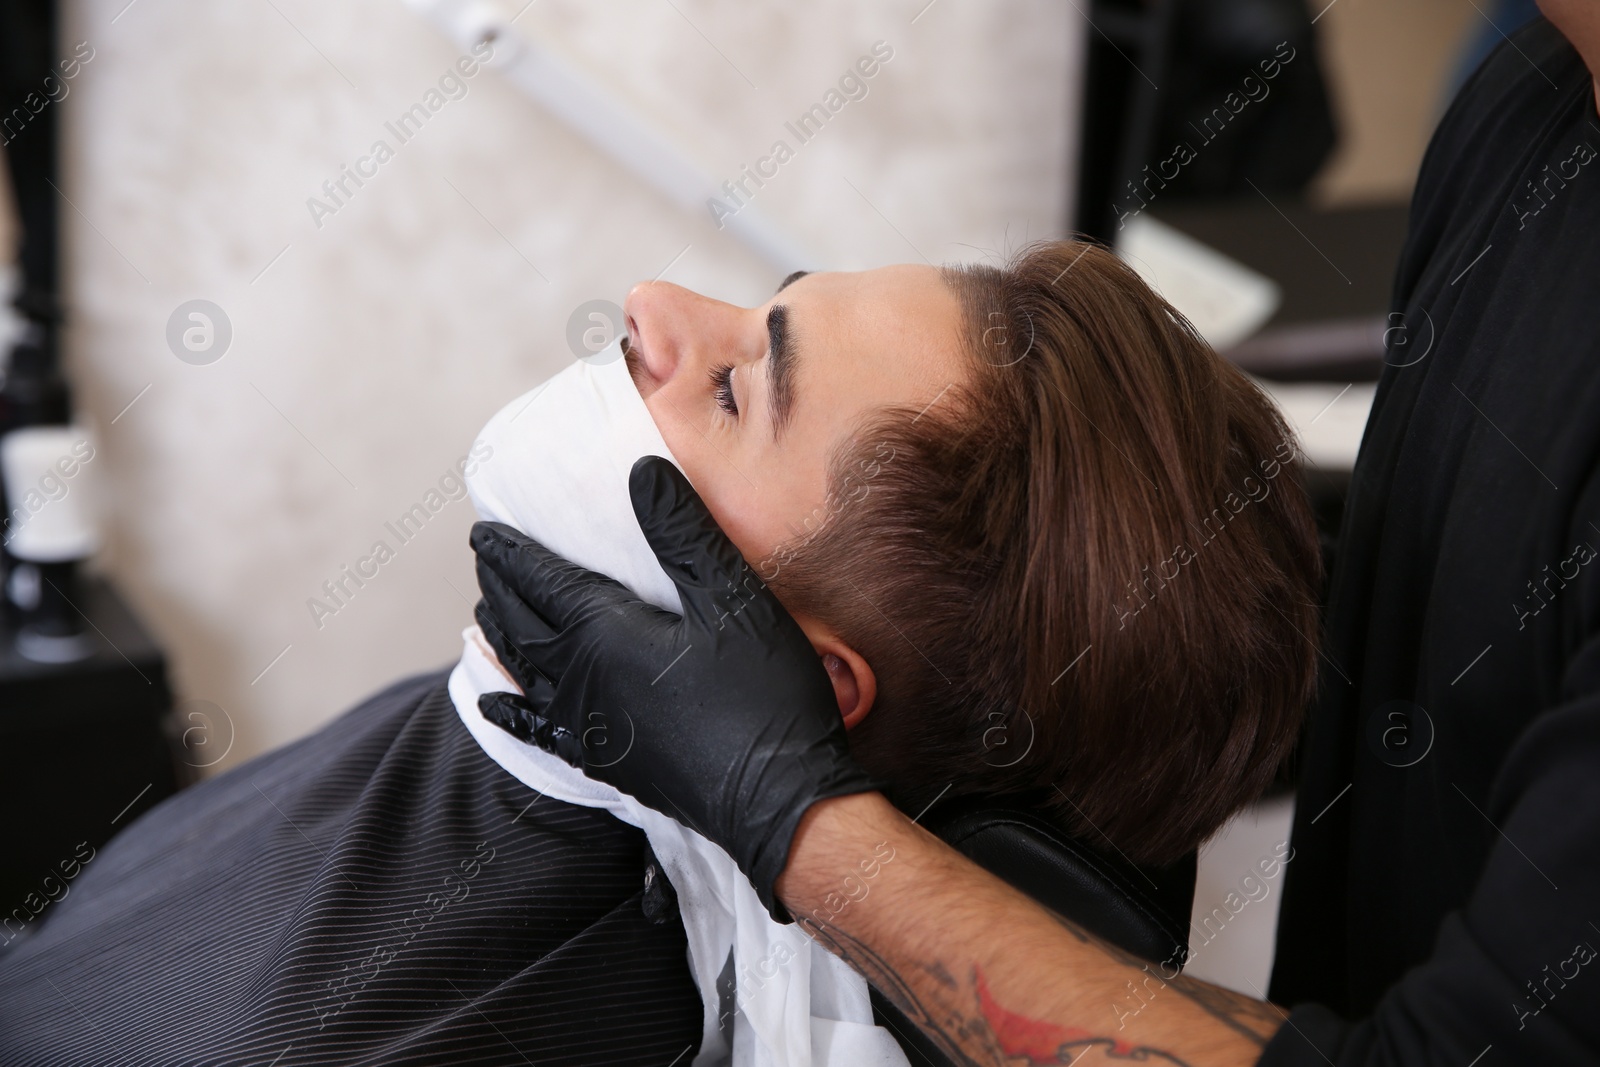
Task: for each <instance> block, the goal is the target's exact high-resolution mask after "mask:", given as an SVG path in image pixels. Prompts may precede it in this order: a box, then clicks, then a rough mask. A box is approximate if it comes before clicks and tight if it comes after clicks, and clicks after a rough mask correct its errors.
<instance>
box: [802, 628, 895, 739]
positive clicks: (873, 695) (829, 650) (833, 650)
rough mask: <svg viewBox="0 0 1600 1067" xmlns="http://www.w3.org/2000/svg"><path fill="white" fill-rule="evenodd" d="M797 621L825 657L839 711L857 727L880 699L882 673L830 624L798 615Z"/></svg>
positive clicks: (846, 721)
mask: <svg viewBox="0 0 1600 1067" xmlns="http://www.w3.org/2000/svg"><path fill="white" fill-rule="evenodd" d="M795 621H796V622H798V623H799V624H800V629H802V630H804V631H805V635H806V637H808V638H809V639H810V640H811V647H812V648H814V649H816V652H817V655H818V656H821V657H822V666H823V668H824V669H825V670H827V672H828V679H829V680H830V681H832V682H833V695H834V697H835V698H836V699H837V700H838V701H839V714H840V716H842V717H843V719H844V728H845V729H846V730H850V729H853V728H854V727H855V726H856V725H857V724H858V723H860V722H861V720H862V719H865V718H866V717H867V712H869V711H871V710H872V705H873V702H874V701H876V700H877V698H878V676H877V675H875V674H873V673H872V668H871V667H870V666H869V665H868V664H867V661H866V660H864V659H862V658H861V654H860V653H859V652H857V651H856V650H855V649H853V648H851V647H850V646H849V645H847V644H845V643H844V641H843V640H842V639H841V638H840V637H839V635H838V634H836V633H834V632H833V629H832V628H831V627H829V626H828V625H827V624H826V623H823V622H819V621H818V620H816V619H812V618H809V617H805V616H800V615H796V616H795Z"/></svg>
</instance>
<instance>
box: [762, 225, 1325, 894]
mask: <svg viewBox="0 0 1600 1067" xmlns="http://www.w3.org/2000/svg"><path fill="white" fill-rule="evenodd" d="M943 273H944V277H945V281H946V283H947V284H948V285H949V286H950V287H951V289H952V290H953V292H954V293H955V294H956V296H957V299H958V300H959V302H960V304H961V307H962V313H963V319H964V321H965V323H966V326H967V333H968V336H967V337H966V338H965V345H966V348H967V350H968V353H969V355H970V356H971V360H972V367H973V373H972V376H971V380H970V381H969V382H967V383H960V384H957V385H954V386H952V387H951V388H950V389H949V390H948V391H947V393H946V394H944V395H943V396H941V397H940V398H939V399H938V400H937V401H936V402H935V403H934V404H933V405H932V406H930V407H929V408H928V409H927V410H925V411H920V412H918V411H910V410H899V409H891V410H888V411H884V412H881V413H880V414H878V415H877V416H876V417H875V418H874V419H873V420H872V422H871V423H870V424H869V425H867V426H864V427H863V428H862V429H861V431H860V432H859V433H858V434H857V435H856V436H855V438H854V439H853V441H852V443H851V445H850V446H849V447H848V448H847V449H845V450H844V451H843V452H842V453H841V454H839V455H836V456H835V457H833V460H832V462H831V466H830V500H829V508H828V510H829V514H828V515H827V516H826V517H825V518H824V520H823V521H822V522H821V523H820V525H819V526H818V527H817V529H816V530H814V531H812V532H811V533H809V534H806V535H803V536H801V537H800V538H798V539H797V540H796V541H795V542H793V543H791V544H790V545H787V546H785V547H784V548H783V550H781V551H780V553H779V556H778V557H777V559H778V566H777V567H776V568H774V572H773V573H771V574H770V575H769V577H770V580H771V582H772V585H773V587H774V589H775V591H777V593H778V594H779V596H780V597H781V598H782V599H783V601H784V603H785V604H786V605H788V607H789V608H790V609H791V610H796V611H804V612H806V613H808V614H811V615H814V616H815V617H817V618H819V619H823V620H825V621H827V622H828V623H829V624H830V625H832V626H833V627H834V628H835V629H836V630H837V631H838V632H839V634H840V636H841V637H842V638H843V639H844V640H845V641H847V642H848V643H850V644H851V645H852V647H854V648H855V649H856V650H857V651H858V652H860V653H861V654H862V655H863V656H864V657H865V658H866V660H867V661H868V663H870V664H871V665H872V667H873V670H874V672H875V673H876V675H877V678H878V692H879V695H878V700H877V706H876V707H875V708H874V709H873V711H872V712H871V713H870V714H869V715H868V716H867V717H866V719H865V720H863V721H862V723H861V724H860V725H859V726H857V727H856V729H854V730H853V731H852V732H851V744H852V747H853V749H854V751H855V753H856V755H857V757H858V759H859V760H860V761H861V762H862V764H863V765H864V766H865V767H866V768H867V769H868V770H869V771H871V772H873V773H875V774H877V775H879V776H881V777H883V778H885V779H886V780H888V781H889V782H891V783H892V788H891V790H890V794H891V797H892V798H893V799H894V800H895V801H896V803H898V804H899V805H900V806H901V807H902V808H904V809H905V810H908V811H913V812H915V811H916V810H918V809H920V808H921V807H922V806H923V805H925V804H927V803H929V802H931V801H932V800H934V799H935V798H936V797H937V796H938V795H939V794H940V793H941V792H942V791H945V790H946V789H947V787H948V794H949V795H952V796H954V795H960V794H976V793H984V794H1005V793H1015V792H1028V793H1033V794H1037V795H1040V796H1042V798H1043V799H1044V801H1045V802H1046V803H1049V804H1051V805H1052V806H1053V807H1054V808H1055V809H1056V810H1057V812H1058V814H1059V816H1060V817H1061V819H1062V820H1063V821H1064V822H1065V824H1066V825H1067V826H1068V828H1070V829H1072V830H1073V831H1075V832H1078V833H1080V834H1082V835H1084V836H1085V838H1086V839H1088V840H1091V841H1094V840H1098V839H1099V836H1100V835H1101V834H1104V835H1105V836H1106V837H1109V838H1110V840H1111V841H1112V842H1113V843H1114V844H1115V845H1116V846H1117V847H1118V848H1119V849H1120V850H1122V851H1123V852H1124V853H1126V854H1127V855H1128V856H1129V857H1130V858H1132V859H1134V860H1135V861H1138V862H1142V863H1166V862H1170V861H1173V860H1176V859H1178V858H1181V857H1182V856H1183V855H1185V854H1186V853H1188V852H1189V851H1191V850H1193V849H1194V848H1196V847H1197V846H1198V845H1199V844H1200V843H1201V842H1202V841H1203V840H1204V839H1205V838H1206V837H1208V836H1210V835H1211V834H1212V833H1213V832H1214V831H1215V830H1216V829H1218V828H1219V827H1220V826H1221V825H1222V823H1223V822H1224V820H1226V819H1227V817H1228V816H1229V815H1231V814H1232V813H1233V812H1235V811H1236V810H1238V809H1239V808H1240V807H1241V806H1242V805H1244V804H1246V803H1248V802H1249V801H1251V800H1253V799H1255V798H1256V797H1257V796H1259V795H1260V793H1261V792H1262V791H1263V790H1264V789H1265V787H1266V786H1267V784H1268V783H1269V781H1270V780H1271V778H1272V775H1273V773H1274V770H1275V769H1276V767H1277V765H1278V764H1279V763H1280V762H1281V760H1282V759H1283V757H1284V756H1285V755H1286V753H1287V751H1288V749H1289V748H1290V746H1291V744H1292V742H1293V740H1294V737H1295V734H1296V731H1297V729H1298V727H1299V723H1300V721H1301V716H1302V713H1303V711H1304V708H1305V706H1306V703H1307V702H1308V700H1309V698H1310V693H1311V687H1312V684H1313V678H1314V674H1315V656H1316V651H1315V645H1314V643H1313V642H1314V637H1315V634H1316V629H1317V620H1318V610H1317V606H1316V599H1317V593H1318V587H1319V582H1320V570H1321V560H1320V555H1319V551H1318V543H1317V536H1316V529H1315V525H1314V522H1313V519H1312V513H1311V509H1310V506H1309V504H1308V502H1307V500H1306V497H1305V493H1304V490H1303V488H1302V486H1301V484H1300V477H1299V464H1298V453H1297V449H1296V446H1295V442H1294V439H1293V437H1292V436H1291V434H1290V431H1289V429H1288V428H1287V427H1286V426H1285V424H1284V422H1283V420H1282V418H1281V417H1280V416H1279V415H1278V413H1277V410H1276V409H1275V408H1274V407H1273V405H1272V403H1271V402H1270V401H1269V400H1268V399H1267V398H1266V397H1265V396H1264V395H1263V394H1262V392H1261V391H1260V390H1259V389H1258V388H1257V387H1256V386H1255V385H1254V384H1253V383H1252V382H1251V381H1250V380H1249V379H1248V378H1247V377H1245V375H1244V374H1242V373H1241V372H1240V371H1238V370H1237V369H1236V368H1234V367H1233V366H1232V365H1231V364H1229V363H1227V362H1225V361H1224V360H1222V359H1221V358H1219V357H1218V356H1217V355H1216V353H1214V352H1213V351H1212V350H1211V348H1210V347H1209V346H1208V345H1207V344H1206V343H1205V342H1204V341H1203V340H1202V339H1201V338H1200V337H1199V335H1198V334H1196V333H1195V331H1194V328H1193V327H1192V326H1191V325H1190V324H1189V323H1188V322H1187V321H1186V320H1185V319H1184V318H1183V316H1182V315H1180V314H1178V313H1177V312H1176V311H1175V310H1173V308H1172V307H1171V306H1170V305H1168V304H1167V303H1166V302H1165V301H1164V300H1162V299H1161V298H1160V297H1159V296H1157V295H1156V294H1155V293H1154V292H1152V291H1151V290H1150V288H1149V287H1148V286H1146V285H1145V284H1144V282H1143V281H1142V280H1140V278H1139V277H1138V275H1137V274H1135V273H1134V272H1133V271H1132V270H1131V269H1129V268H1128V267H1127V266H1126V265H1124V264H1123V263H1122V262H1121V261H1120V260H1118V259H1117V258H1116V257H1115V256H1114V255H1112V254H1110V253H1109V252H1107V251H1106V250H1104V249H1103V248H1100V247H1098V246H1095V245H1090V244H1083V243H1077V242H1065V241H1063V242H1051V243H1042V244H1036V245H1033V246H1031V247H1029V248H1027V249H1025V250H1024V251H1022V252H1021V253H1020V254H1019V255H1017V256H1016V257H1015V258H1014V259H1013V260H1012V261H1011V263H1010V264H1009V265H1007V266H1005V267H1000V268H997V267H989V266H963V267H955V268H945V270H944V272H943ZM1002 742H1004V743H1003V744H1002ZM1019 754H1020V755H1019Z"/></svg>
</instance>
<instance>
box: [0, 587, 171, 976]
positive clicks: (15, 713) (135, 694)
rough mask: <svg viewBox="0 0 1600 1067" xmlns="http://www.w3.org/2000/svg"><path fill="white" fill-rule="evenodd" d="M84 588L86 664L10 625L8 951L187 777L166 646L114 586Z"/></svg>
mask: <svg viewBox="0 0 1600 1067" xmlns="http://www.w3.org/2000/svg"><path fill="white" fill-rule="evenodd" d="M78 593H79V596H78V600H77V607H78V608H80V609H81V610H82V612H83V615H84V618H85V619H86V621H87V622H88V623H89V624H90V629H89V638H88V640H89V641H90V643H91V649H90V654H89V656H88V657H87V658H85V659H82V660H79V661H77V662H74V663H70V664H49V663H39V662H36V661H34V660H30V659H27V658H25V657H23V656H22V655H21V654H19V653H18V652H17V650H16V643H15V640H14V638H15V632H14V631H13V630H12V628H11V627H10V626H7V625H0V812H4V814H5V817H6V835H5V844H4V846H3V847H0V951H4V947H3V946H5V945H6V944H9V943H10V942H11V941H12V940H14V939H15V938H17V937H19V936H27V932H28V931H29V929H30V928H31V927H32V925H33V924H34V923H35V922H40V921H43V920H45V919H48V918H49V905H50V904H51V903H53V901H54V900H57V899H59V898H60V897H61V896H63V895H65V894H66V893H67V892H70V891H71V878H72V876H73V875H74V874H75V873H76V869H75V865H82V864H83V863H84V862H85V856H92V855H93V853H94V850H96V849H98V848H99V847H100V846H101V845H103V844H105V843H106V842H107V841H109V840H110V839H111V837H112V835H113V834H115V833H116V832H117V831H119V830H121V829H122V828H123V827H125V826H127V825H128V824H129V823H131V822H132V821H133V820H134V819H136V818H138V816H139V814H140V813H141V812H143V811H144V810H145V809H147V808H149V807H151V806H153V805H154V804H156V803H157V802H158V801H160V800H162V799H164V798H165V797H168V796H171V795H172V794H173V793H174V792H176V791H177V789H178V786H179V785H180V784H181V783H180V779H179V776H178V774H177V771H178V770H180V769H183V767H182V765H181V764H179V763H177V762H176V761H175V760H174V758H173V756H174V751H175V748H174V746H173V745H172V744H171V743H170V742H169V741H168V738H167V735H166V733H165V732H164V731H163V719H164V717H165V716H166V714H167V710H168V708H169V707H170V705H171V693H170V691H169V690H168V688H167V674H166V664H165V661H164V659H163V657H162V655H161V650H160V649H159V648H157V647H156V645H155V642H154V641H152V640H151V638H150V635H149V634H148V633H146V632H145V630H144V629H143V627H141V626H140V625H139V623H138V620H136V619H135V618H134V617H133V615H132V614H131V613H130V612H129V611H128V609H127V607H126V605H124V604H123V603H122V601H121V599H120V598H119V597H118V596H117V595H116V593H115V592H114V591H113V590H112V589H111V587H110V586H109V585H107V584H106V583H105V582H103V581H101V580H99V579H96V578H89V577H84V578H82V579H81V580H80V581H79V583H78ZM185 777H186V778H187V777H188V776H187V775H186V776H185ZM63 865H66V866H63Z"/></svg>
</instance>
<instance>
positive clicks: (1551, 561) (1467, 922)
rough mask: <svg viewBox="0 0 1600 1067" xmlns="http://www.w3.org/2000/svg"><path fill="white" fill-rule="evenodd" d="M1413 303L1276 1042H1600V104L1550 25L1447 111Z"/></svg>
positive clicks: (1343, 595)
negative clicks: (1284, 1016)
mask: <svg viewBox="0 0 1600 1067" xmlns="http://www.w3.org/2000/svg"><path fill="white" fill-rule="evenodd" d="M1394 307H1395V309H1396V311H1397V314H1396V315H1395V316H1393V317H1392V318H1391V327H1392V328H1391V332H1390V336H1389V340H1390V342H1391V343H1390V345H1389V351H1388V360H1389V364H1390V365H1389V366H1388V367H1386V368H1385V370H1384V375H1383V379H1382V381H1381V383H1380V385H1379V387H1378V394H1377V402H1376V404H1375V406H1374V408H1373V412H1372V419H1371V422H1370V423H1369V424H1368V428H1367V433H1366V438H1365V439H1364V441H1363V442H1362V446H1361V455H1360V458H1359V460H1358V462H1357V464H1356V474H1355V479H1354V483H1353V485H1352V488H1351V494H1350V498H1349V501H1348V505H1347V512H1346V518H1345V525H1344V531H1343V534H1342V536H1341V546H1340V558H1339V560H1338V563H1337V566H1336V568H1335V577H1334V581H1333V589H1332V600H1331V602H1330V605H1329V618H1328V625H1327V653H1328V659H1329V660H1330V661H1331V663H1325V664H1324V665H1323V667H1322V672H1323V678H1322V698H1321V700H1320V702H1319V705H1318V707H1317V709H1316V712H1315V715H1314V718H1313V720H1312V723H1311V726H1310V732H1309V736H1308V739H1307V742H1308V743H1307V747H1306V749H1305V754H1304V765H1303V768H1302V781H1301V788H1300V793H1299V801H1298V806H1297V810H1296V813H1295V826H1294V838H1293V843H1294V858H1293V861H1292V862H1291V863H1290V864H1289V868H1288V875H1287V881H1286V884H1285V895H1284V900H1283V911H1282V915H1281V919H1280V925H1279V931H1278V950H1277V961H1276V965H1275V971H1274V974H1273V980H1272V987H1271V990H1270V992H1271V995H1272V999H1273V1000H1275V1001H1277V1002H1278V1003H1281V1004H1287V1005H1295V1006H1297V1007H1296V1010H1294V1011H1293V1013H1292V1014H1291V1015H1290V1017H1289V1021H1288V1024H1287V1025H1285V1026H1284V1027H1283V1028H1282V1029H1281V1030H1280V1031H1279V1033H1278V1035H1277V1037H1276V1038H1275V1039H1274V1040H1273V1042H1272V1043H1271V1045H1270V1046H1269V1048H1268V1050H1267V1053H1266V1055H1265V1056H1264V1057H1263V1058H1262V1061H1261V1062H1262V1063H1264V1064H1273V1065H1280V1064H1307V1065H1313V1064H1314V1065H1318V1067H1324V1065H1327V1064H1337V1065H1340V1067H1343V1065H1346V1064H1402V1063H1403V1064H1441V1065H1443V1064H1449V1065H1452V1067H1468V1065H1469V1064H1475V1065H1476V1067H1496V1065H1500V1064H1577V1063H1596V1062H1600V117H1597V115H1596V111H1595V99H1594V86H1593V82H1592V81H1591V78H1590V74H1589V72H1588V71H1587V70H1585V69H1584V66H1583V63H1582V62H1581V61H1580V60H1579V58H1578V55H1577V53H1576V52H1574V51H1573V49H1572V48H1571V46H1570V45H1568V44H1567V43H1566V42H1565V41H1564V40H1563V39H1562V38H1561V37H1560V35H1559V34H1557V33H1556V31H1555V30H1554V29H1553V28H1552V27H1551V26H1550V25H1549V24H1548V23H1546V22H1545V21H1543V20H1542V19H1541V20H1538V21H1537V22H1535V23H1534V24H1532V25H1531V26H1529V27H1528V28H1527V29H1526V30H1524V31H1523V32H1521V33H1519V34H1518V35H1517V36H1516V37H1515V38H1514V40H1513V42H1512V43H1511V44H1508V45H1503V46H1502V47H1501V48H1500V49H1499V51H1497V52H1496V53H1495V54H1494V55H1493V56H1492V57H1491V58H1490V59H1489V60H1488V61H1487V62H1486V64H1485V66H1484V67H1483V68H1482V69H1480V70H1479V71H1478V73H1477V74H1476V75H1475V76H1474V77H1473V79H1472V80H1471V81H1470V82H1469V83H1468V84H1467V85H1466V87H1465V88H1464V89H1463V90H1462V92H1461V94H1460V96H1459V97H1458V98H1457V100H1456V101H1455V103H1454V104H1453V105H1452V106H1451V108H1450V110H1449V112H1448V113H1447V114H1446V116H1445V117H1444V120H1443V121H1442V123H1441V124H1440V127H1439V130H1438V132H1437V134H1436V135H1435V136H1434V139H1433V144H1432V146H1431V147H1430V148H1429V150H1428V153H1427V156H1426V158H1425V159H1424V161H1423V164H1422V171H1421V174H1420V176H1419V179H1418V184H1417V190H1416V195H1415V198H1414V201H1413V203H1412V209H1411V228H1410V235H1409V238H1408V241H1407V245H1406V251H1405V253H1404V255H1403V256H1402V259H1401V263H1400V269H1399V274H1398V277H1397V280H1396V285H1395V303H1394ZM1341 1018H1342V1019H1343V1020H1353V1021H1350V1022H1345V1021H1341ZM1479 1057H1481V1058H1479Z"/></svg>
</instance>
